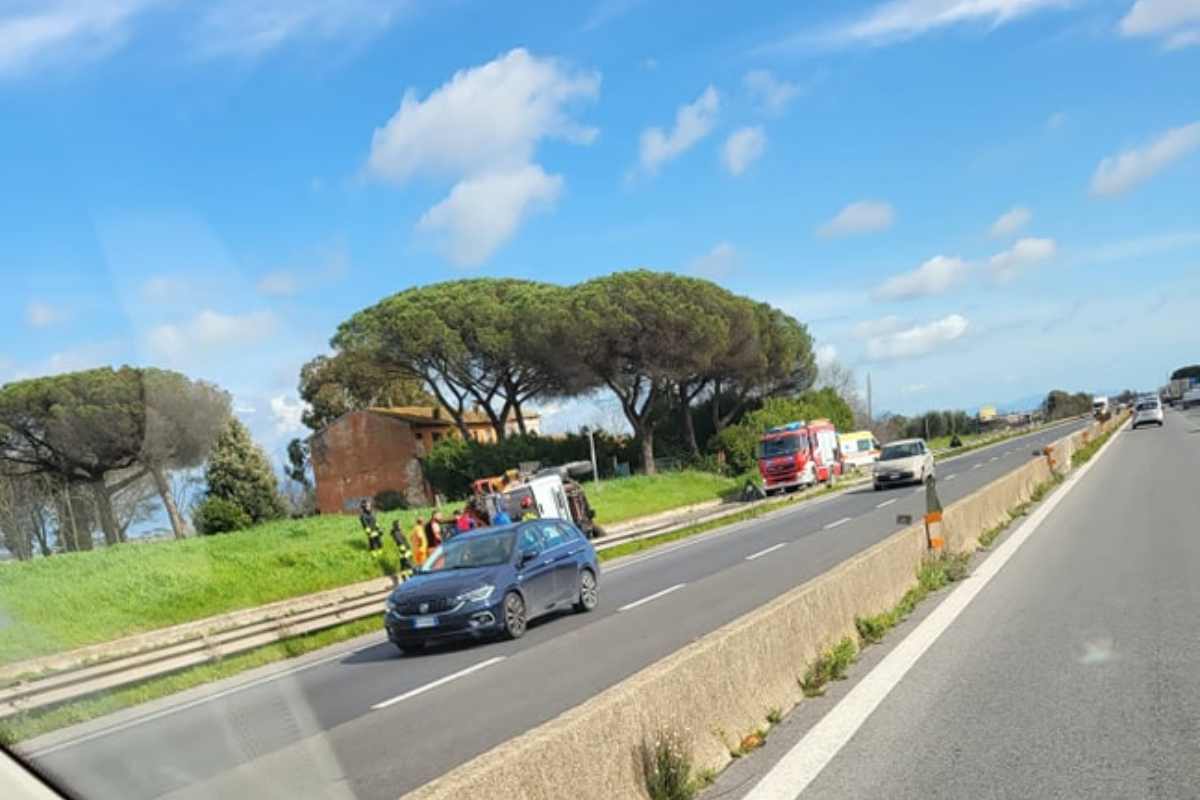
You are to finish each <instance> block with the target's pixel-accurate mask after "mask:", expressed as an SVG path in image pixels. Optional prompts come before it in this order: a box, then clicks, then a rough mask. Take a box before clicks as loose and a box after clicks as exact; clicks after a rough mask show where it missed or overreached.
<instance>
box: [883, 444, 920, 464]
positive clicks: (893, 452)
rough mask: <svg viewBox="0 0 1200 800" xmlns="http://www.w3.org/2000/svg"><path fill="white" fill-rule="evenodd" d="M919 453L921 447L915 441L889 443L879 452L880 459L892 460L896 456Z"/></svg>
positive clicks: (910, 455) (908, 456) (909, 456)
mask: <svg viewBox="0 0 1200 800" xmlns="http://www.w3.org/2000/svg"><path fill="white" fill-rule="evenodd" d="M919 455H921V447H920V445H918V444H917V443H915V442H913V443H910V444H889V445H888V446H887V447H885V448H883V452H882V453H880V454H879V460H880V461H894V460H895V459H898V458H912V457H913V456H919Z"/></svg>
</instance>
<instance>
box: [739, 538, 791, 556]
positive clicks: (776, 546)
mask: <svg viewBox="0 0 1200 800" xmlns="http://www.w3.org/2000/svg"><path fill="white" fill-rule="evenodd" d="M786 545H787V542H780V543H779V544H773V545H771V546H770V547H768V548H767V549H766V550H759V551H758V552H757V553H751V554H750V555H748V556H746V560H747V561H753V560H754V559H756V558H758V557H759V556H765V555H766V554H767V553H773V552H775V551H776V550H778V549H779V548H781V547H784V546H786Z"/></svg>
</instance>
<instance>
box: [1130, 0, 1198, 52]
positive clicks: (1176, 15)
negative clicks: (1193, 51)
mask: <svg viewBox="0 0 1200 800" xmlns="http://www.w3.org/2000/svg"><path fill="white" fill-rule="evenodd" d="M1117 29H1118V30H1119V31H1120V32H1121V35H1122V36H1145V37H1149V36H1160V37H1165V38H1164V41H1163V46H1164V47H1165V48H1166V49H1168V50H1176V49H1179V48H1181V47H1189V46H1192V45H1196V44H1200V3H1197V2H1195V0H1137V2H1136V3H1134V4H1133V6H1132V7H1131V8H1130V9H1129V13H1127V14H1126V15H1125V16H1124V17H1122V18H1121V22H1120V23H1119V24H1118V26H1117Z"/></svg>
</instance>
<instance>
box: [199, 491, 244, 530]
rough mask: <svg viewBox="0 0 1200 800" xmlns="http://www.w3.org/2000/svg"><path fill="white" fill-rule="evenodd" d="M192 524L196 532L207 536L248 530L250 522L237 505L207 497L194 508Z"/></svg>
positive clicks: (218, 498) (219, 498)
mask: <svg viewBox="0 0 1200 800" xmlns="http://www.w3.org/2000/svg"><path fill="white" fill-rule="evenodd" d="M192 524H193V525H195V526H196V530H197V531H198V532H200V533H201V534H204V535H206V536H207V535H211V534H214V533H228V532H229V531H239V530H242V529H243V528H249V527H250V525H251V524H252V520H251V519H250V515H249V514H247V513H246V512H245V511H243V510H242V508H241V506H239V505H238V504H237V503H234V502H232V501H230V500H226V499H224V498H222V497H209V498H207V499H206V500H204V502H202V503H201V504H200V505H199V506H197V507H196V512H195V514H193V515H192Z"/></svg>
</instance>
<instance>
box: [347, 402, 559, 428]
mask: <svg viewBox="0 0 1200 800" xmlns="http://www.w3.org/2000/svg"><path fill="white" fill-rule="evenodd" d="M369 410H370V411H372V412H374V413H376V414H386V415H387V416H389V417H396V418H397V419H402V420H405V421H406V422H414V423H416V424H418V425H421V424H426V425H429V424H434V425H453V424H454V416H453V415H452V414H451V413H450V412H449V411H448V410H446V409H442V410H441V412H442V413H441V416H440V417H435V416H434V411H435V409H434V407H433V406H393V407H391V408H371V409H369ZM538 416H539V415H538V414H536V413H532V414H526V415H525V419H527V420H531V419H537V418H538ZM463 419H464V420H466V422H467V424H468V425H490V424H491V420H490V419H488V416H487V414H484V413H483V412H482V411H470V410H468V411H467V412H466V413H465V414H463ZM513 422H514V420H513V419H512V418H510V419H509V423H510V424H512V423H513Z"/></svg>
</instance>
